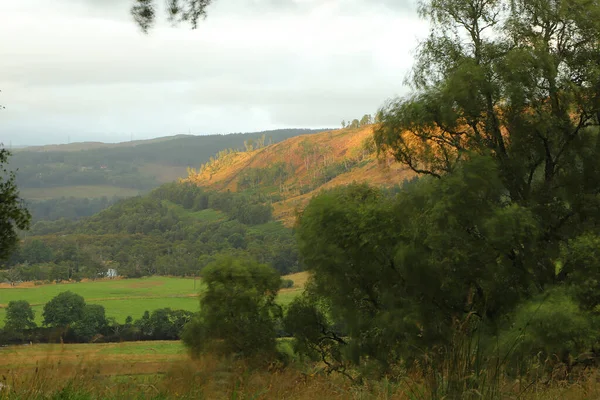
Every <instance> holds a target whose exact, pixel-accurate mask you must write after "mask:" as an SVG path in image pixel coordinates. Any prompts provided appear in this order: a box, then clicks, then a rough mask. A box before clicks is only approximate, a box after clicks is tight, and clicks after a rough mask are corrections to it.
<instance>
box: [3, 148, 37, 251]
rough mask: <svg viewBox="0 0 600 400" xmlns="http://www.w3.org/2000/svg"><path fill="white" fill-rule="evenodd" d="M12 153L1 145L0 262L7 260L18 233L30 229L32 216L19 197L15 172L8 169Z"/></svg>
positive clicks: (15, 243)
mask: <svg viewBox="0 0 600 400" xmlns="http://www.w3.org/2000/svg"><path fill="white" fill-rule="evenodd" d="M9 156H10V152H9V151H8V150H6V149H5V148H3V147H1V145H0V261H2V260H4V259H6V258H7V257H8V256H9V255H10V253H11V252H12V251H13V250H14V248H15V246H16V245H17V241H18V231H19V230H24V229H27V228H29V221H30V219H31V215H30V214H29V211H28V210H27V208H26V207H25V204H24V202H23V200H22V199H21V198H20V197H19V190H18V188H17V185H16V176H15V172H14V171H9V169H8V167H7V165H6V164H7V163H8V158H9Z"/></svg>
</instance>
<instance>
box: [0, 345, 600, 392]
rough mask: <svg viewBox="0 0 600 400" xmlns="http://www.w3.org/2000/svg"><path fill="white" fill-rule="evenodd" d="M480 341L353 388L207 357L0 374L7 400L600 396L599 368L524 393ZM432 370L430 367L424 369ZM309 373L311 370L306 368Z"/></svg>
mask: <svg viewBox="0 0 600 400" xmlns="http://www.w3.org/2000/svg"><path fill="white" fill-rule="evenodd" d="M475 346H477V343H476V341H474V342H473V343H469V342H465V343H464V346H457V347H456V349H455V350H453V352H451V353H449V354H448V357H447V360H446V361H445V362H444V363H443V364H442V365H441V366H440V368H438V369H436V370H434V369H433V368H432V367H433V365H429V366H427V368H429V369H427V368H422V370H421V371H420V372H419V371H417V370H415V371H413V372H412V373H411V374H410V377H407V379H404V380H399V381H392V380H388V379H383V380H379V381H367V382H364V383H361V384H353V383H351V382H350V381H349V380H347V379H345V378H344V377H342V376H336V375H325V374H320V373H316V371H318V366H317V365H314V366H313V368H314V369H313V372H312V373H307V372H306V370H305V371H304V372H303V371H300V369H298V368H294V367H283V366H282V365H272V366H271V368H270V369H265V368H261V369H256V368H253V367H252V366H250V365H249V364H248V363H245V362H243V361H239V360H237V361H236V360H232V359H225V358H216V357H212V356H205V357H202V358H201V359H199V360H180V361H175V362H172V363H171V364H170V365H169V366H168V368H166V369H165V372H153V373H146V372H145V371H144V368H143V366H139V368H138V366H137V365H132V367H131V368H130V369H129V370H128V372H126V373H123V372H122V373H121V374H120V375H113V374H111V372H110V370H107V369H106V366H105V365H104V364H103V363H102V361H101V360H92V361H85V360H83V361H81V362H79V363H77V364H67V363H62V362H61V361H60V360H48V361H46V362H40V363H38V365H37V366H36V367H35V368H28V369H19V368H17V369H14V370H11V371H8V372H6V373H1V375H0V382H1V383H2V389H1V390H0V399H2V400H5V399H6V400H8V399H18V400H21V399H22V400H29V399H32V400H38V399H39V400H41V399H64V400H84V399H85V400H88V399H90V400H92V399H94V400H95V399H109V400H112V399H115V400H116V399H216V400H219V399H223V400H242V399H256V400H258V399H294V400H295V399H298V400H308V399H311V400H312V399H316V400H319V399H333V400H335V399H356V400H384V399H385V400H404V399H406V400H408V399H410V400H413V399H494V398H503V399H504V398H507V399H509V398H510V399H513V398H514V399H517V398H518V399H526V400H528V399H532V400H533V399H535V400H538V399H540V400H541V399H549V400H552V399H566V400H575V399H596V398H600V388H599V386H598V383H597V381H598V378H600V374H598V371H596V370H592V371H590V372H589V373H587V374H586V375H585V376H582V377H581V379H579V380H578V381H576V382H571V383H569V382H566V381H563V380H551V381H547V382H535V383H534V384H533V385H531V386H529V387H528V388H527V390H525V391H523V387H522V386H523V385H522V384H521V383H520V382H518V380H509V379H507V378H506V377H504V376H503V375H501V374H498V373H496V371H495V369H494V368H489V365H490V364H483V363H482V360H481V359H479V358H478V357H479V356H478V354H477V350H476V348H475ZM423 366H424V367H425V365H423ZM304 367H305V368H306V366H304Z"/></svg>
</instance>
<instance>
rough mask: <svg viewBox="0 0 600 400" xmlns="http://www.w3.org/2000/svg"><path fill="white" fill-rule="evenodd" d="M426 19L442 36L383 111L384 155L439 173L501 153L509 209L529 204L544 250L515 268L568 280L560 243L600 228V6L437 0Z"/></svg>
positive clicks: (380, 140)
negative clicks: (405, 90)
mask: <svg viewBox="0 0 600 400" xmlns="http://www.w3.org/2000/svg"><path fill="white" fill-rule="evenodd" d="M420 13H421V15H422V16H424V17H426V18H428V19H429V20H430V22H431V26H432V32H431V35H430V36H429V37H428V38H427V40H425V41H424V42H423V43H422V44H421V45H420V47H419V52H418V55H417V59H416V64H415V66H414V69H413V73H412V75H411V80H410V82H411V83H412V86H413V89H414V91H413V93H412V94H411V95H410V96H407V97H405V98H402V99H398V100H394V101H391V102H390V103H389V104H388V105H387V106H386V107H385V108H384V109H383V113H382V114H383V115H382V123H381V125H380V127H379V129H378V130H377V131H376V135H375V138H376V142H377V144H378V146H379V149H380V150H381V151H382V152H386V153H387V152H391V153H392V154H393V155H394V156H395V157H396V159H397V160H398V161H399V162H402V163H404V164H406V165H408V166H409V167H410V168H412V169H413V170H414V171H415V172H417V173H420V174H427V175H431V176H434V177H438V178H439V177H441V176H442V175H444V174H452V173H453V172H454V171H456V169H457V168H459V167H460V165H461V162H463V161H464V160H466V159H469V158H472V157H473V155H474V154H478V155H484V156H487V157H490V158H491V159H492V160H493V161H494V163H495V164H496V166H497V167H496V168H497V173H498V175H497V176H498V178H499V179H500V181H501V183H502V185H503V187H504V190H505V192H506V195H505V196H504V197H503V201H504V203H505V205H507V206H509V205H515V206H519V207H525V208H527V210H528V211H529V212H531V213H533V215H534V218H535V220H536V222H537V223H538V224H539V228H540V238H541V240H540V241H538V242H537V244H536V246H535V247H531V248H528V249H525V251H523V249H519V248H518V247H517V248H514V249H510V250H509V253H508V254H507V256H510V257H511V259H512V263H513V267H514V269H515V271H516V272H519V273H521V274H524V275H527V276H530V278H531V280H530V282H531V283H532V284H533V285H535V286H536V287H538V288H539V289H542V288H543V287H544V286H546V285H548V284H553V283H556V282H557V281H560V280H562V279H564V277H565V274H556V260H557V258H558V257H559V248H560V243H564V242H565V241H567V240H569V239H570V238H572V237H573V236H575V235H578V234H580V233H581V232H583V231H584V230H590V229H591V230H594V231H595V230H597V228H598V221H599V219H598V216H599V214H598V211H597V210H598V209H599V208H598V206H599V205H600V196H599V194H600V190H599V185H598V182H599V177H600V163H599V162H598V157H597V152H598V150H599V149H600V140H598V128H597V127H598V124H599V120H598V118H599V115H600V68H599V66H600V5H599V4H598V2H594V1H578V0H577V1H562V0H556V1H545V0H533V1H531V0H513V1H508V0H427V1H422V2H421V3H420ZM465 228H469V229H471V231H472V232H475V231H474V230H473V228H475V227H473V226H472V227H465ZM473 235H475V233H474V234H473ZM529 251H536V252H537V256H538V257H539V258H538V260H537V261H536V262H535V263H533V264H528V263H526V262H525V261H526V258H527V257H528V256H529Z"/></svg>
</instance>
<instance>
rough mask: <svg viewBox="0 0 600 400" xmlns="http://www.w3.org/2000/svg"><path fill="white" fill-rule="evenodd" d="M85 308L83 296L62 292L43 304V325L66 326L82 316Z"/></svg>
mask: <svg viewBox="0 0 600 400" xmlns="http://www.w3.org/2000/svg"><path fill="white" fill-rule="evenodd" d="M85 308H86V304H85V300H84V299H83V297H81V296H80V295H78V294H75V293H73V292H71V291H66V292H62V293H60V294H58V295H57V296H55V297H54V298H52V300H50V301H49V302H48V303H46V304H45V305H44V311H43V313H42V316H43V317H44V325H48V326H54V327H65V326H68V325H70V324H72V323H74V322H76V321H80V320H81V319H82V318H83V316H84V312H85ZM94 311H97V310H94Z"/></svg>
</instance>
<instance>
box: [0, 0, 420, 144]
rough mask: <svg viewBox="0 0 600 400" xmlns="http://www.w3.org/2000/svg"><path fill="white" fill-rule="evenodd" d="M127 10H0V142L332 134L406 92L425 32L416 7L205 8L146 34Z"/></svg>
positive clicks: (400, 1) (373, 0)
mask: <svg viewBox="0 0 600 400" xmlns="http://www.w3.org/2000/svg"><path fill="white" fill-rule="evenodd" d="M158 2H162V0H158ZM130 5H131V0H52V1H49V0H17V1H1V2H0V37H1V38H2V39H0V60H2V61H1V62H0V90H1V93H0V104H1V105H4V106H5V107H6V109H4V110H2V111H0V143H4V145H5V146H9V145H12V146H20V145H35V144H50V143H68V142H76V141H102V142H119V141H127V140H130V139H131V138H133V139H134V140H135V139H147V138H153V137H160V136H169V135H174V134H181V133H186V134H187V133H191V134H196V135H199V134H212V133H230V132H252V131H261V130H268V129H278V128H329V127H338V126H340V123H341V121H342V120H348V119H353V118H360V117H361V116H362V115H364V114H369V113H370V114H374V113H375V112H376V111H377V109H378V108H379V107H380V106H381V105H382V104H383V103H384V102H385V101H386V100H387V99H389V98H392V97H396V96H402V95H404V94H406V93H407V91H408V88H407V87H406V86H405V84H404V78H405V77H406V74H407V73H408V72H409V69H410V67H411V65H412V63H413V56H414V53H415V49H416V46H417V45H418V42H419V40H421V39H423V38H424V37H425V36H426V34H427V31H428V26H427V24H426V23H425V22H423V21H421V20H420V19H419V18H418V17H417V15H416V3H415V0H213V4H211V5H210V6H209V8H208V10H207V12H208V16H207V18H206V19H205V20H203V21H201V22H200V24H199V26H198V29H196V30H192V29H190V28H189V26H187V25H180V26H177V27H174V26H172V25H171V24H170V23H168V22H166V18H165V16H164V14H162V13H161V14H160V15H159V21H158V24H157V25H156V26H155V28H154V29H153V30H152V31H151V32H150V33H149V34H148V35H144V34H143V33H142V32H141V30H140V29H139V28H138V27H137V26H136V25H135V23H134V22H133V20H132V18H131V17H130V14H129V7H130Z"/></svg>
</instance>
